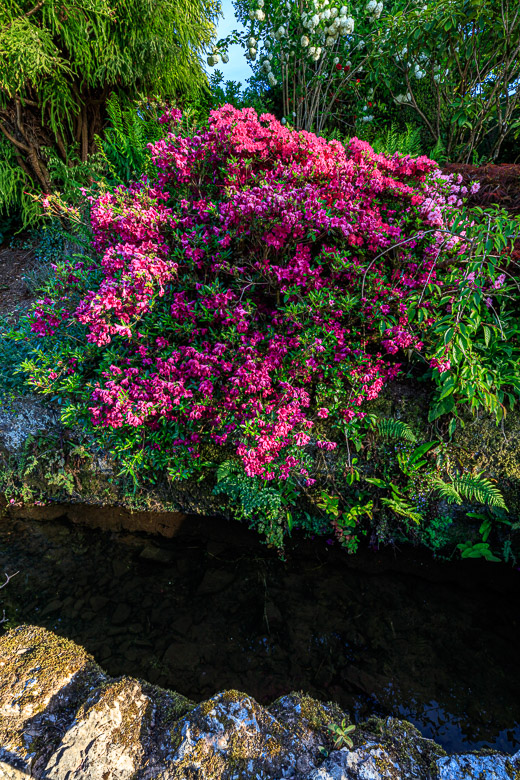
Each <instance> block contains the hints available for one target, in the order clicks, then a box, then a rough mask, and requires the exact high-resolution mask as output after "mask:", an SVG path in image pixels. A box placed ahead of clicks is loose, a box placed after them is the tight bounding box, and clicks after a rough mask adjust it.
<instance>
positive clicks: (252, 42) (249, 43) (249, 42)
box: [247, 37, 256, 48]
mask: <svg viewBox="0 0 520 780" xmlns="http://www.w3.org/2000/svg"><path fill="white" fill-rule="evenodd" d="M255 43H256V38H252V37H251V38H250V39H249V40H248V42H247V45H248V46H249V48H251V46H254V45H255Z"/></svg>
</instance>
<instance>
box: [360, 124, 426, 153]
mask: <svg viewBox="0 0 520 780" xmlns="http://www.w3.org/2000/svg"><path fill="white" fill-rule="evenodd" d="M370 143H371V146H372V148H373V149H374V151H375V152H377V153H378V154H395V153H396V152H399V153H400V154H408V155H410V157H419V156H420V155H421V154H423V145H422V137H421V130H420V128H419V127H417V126H416V127H414V126H413V125H407V126H406V130H404V131H403V132H400V131H399V129H398V127H396V125H392V126H391V127H389V128H388V129H387V130H386V131H385V132H383V133H382V134H381V135H378V136H376V137H375V138H374V139H373V140H372V141H370ZM434 159H435V158H434Z"/></svg>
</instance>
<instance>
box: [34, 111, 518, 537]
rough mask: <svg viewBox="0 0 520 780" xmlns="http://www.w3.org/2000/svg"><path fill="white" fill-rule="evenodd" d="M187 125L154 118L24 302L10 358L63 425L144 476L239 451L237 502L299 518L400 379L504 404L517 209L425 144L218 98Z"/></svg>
mask: <svg viewBox="0 0 520 780" xmlns="http://www.w3.org/2000/svg"><path fill="white" fill-rule="evenodd" d="M179 120H180V112H178V111H176V110H173V111H171V112H170V113H169V114H168V115H167V116H165V117H163V121H168V122H170V123H171V131H170V132H169V133H168V135H167V137H165V138H164V139H162V140H160V141H158V142H157V143H155V144H153V145H152V146H151V154H152V159H153V161H154V164H155V166H156V169H157V176H156V179H155V180H154V181H153V182H150V181H148V180H147V179H146V178H144V179H143V180H142V181H140V182H138V183H132V184H130V185H128V186H118V187H116V188H115V189H114V190H113V191H112V192H105V193H103V194H102V195H100V196H99V197H97V198H94V197H92V196H91V197H90V208H91V215H90V219H91V230H92V236H93V240H92V252H90V253H87V254H85V255H76V256H74V257H72V258H69V259H67V260H66V261H62V262H60V263H58V264H57V265H56V276H55V281H54V283H53V285H52V286H49V287H48V289H47V290H46V292H45V294H44V295H43V296H42V298H41V299H40V300H38V302H37V303H36V305H35V307H34V309H33V312H32V314H31V317H30V321H31V327H32V331H33V333H34V334H36V336H37V339H36V344H35V346H34V350H33V353H32V355H31V356H30V357H29V358H28V359H27V360H25V361H24V363H23V365H22V368H23V371H24V372H25V375H26V377H27V380H28V382H29V384H30V385H31V386H32V387H33V388H35V389H36V390H38V391H39V392H42V393H45V394H49V395H52V396H54V397H59V398H61V401H62V418H63V420H64V422H65V423H67V424H69V425H72V424H80V425H82V426H83V427H84V428H85V429H86V430H88V431H89V432H90V433H91V434H94V435H95V436H97V438H98V440H99V441H100V442H101V443H102V444H103V445H105V446H108V447H109V448H110V450H111V451H112V452H113V453H114V454H115V455H116V456H117V457H118V458H119V460H120V462H121V464H122V470H123V472H125V473H127V474H131V475H132V476H133V477H134V478H135V479H136V480H138V479H140V478H141V477H142V476H145V477H148V478H149V479H152V480H155V479H157V478H158V475H159V474H167V475H168V476H169V478H170V479H175V480H178V479H183V478H188V477H191V476H193V475H195V474H196V473H197V472H204V473H214V474H215V475H216V470H217V466H216V464H218V463H223V462H227V461H230V460H231V461H232V464H233V466H232V467H230V466H227V467H226V468H225V469H224V470H225V472H226V473H225V478H226V479H228V476H229V474H230V473H232V472H233V469H235V470H236V468H237V466H238V467H240V471H241V473H242V474H244V475H245V477H247V480H246V481H244V480H242V481H241V483H240V486H237V487H236V490H235V491H234V495H233V498H234V500H241V498H240V497H241V496H242V495H246V494H247V506H248V507H250V508H251V507H253V508H254V507H255V506H261V505H265V506H268V510H269V512H270V513H271V514H272V513H273V512H278V511H279V512H280V516H279V518H278V522H279V523H281V524H282V526H285V527H290V525H291V522H292V518H291V517H290V513H289V512H288V511H287V507H288V506H289V505H290V504H291V503H292V504H293V503H294V497H295V495H297V494H298V493H301V492H305V491H308V490H309V489H311V486H312V485H313V483H314V481H315V479H316V474H315V471H316V463H317V461H318V460H321V461H323V462H329V463H330V462H331V459H332V458H334V457H335V455H336V453H335V452H334V451H335V450H337V448H338V445H342V447H343V448H344V447H345V443H346V445H347V452H349V451H350V450H349V449H348V447H349V442H350V444H353V445H354V446H355V445H358V446H359V442H360V440H361V438H362V436H363V435H364V432H365V431H366V430H367V429H368V428H369V427H371V426H372V425H373V419H372V418H371V416H370V415H367V406H366V405H367V402H368V401H370V400H371V399H375V398H377V396H378V395H379V393H380V392H381V390H382V389H383V387H384V385H385V384H386V383H388V382H392V381H393V380H395V379H396V378H397V377H399V376H400V375H404V374H406V373H410V372H412V373H414V374H415V375H416V376H417V377H422V378H423V379H426V380H428V381H430V382H431V386H432V389H435V388H437V389H436V391H435V393H434V402H433V406H432V410H431V414H430V417H431V419H436V418H438V417H440V416H442V415H445V414H451V415H456V414H457V408H458V405H459V404H461V403H466V404H469V405H470V406H471V408H472V409H477V408H479V407H480V406H483V407H484V408H486V409H488V410H489V411H493V412H494V413H495V414H496V415H497V417H498V418H500V416H501V415H502V414H503V411H504V408H505V407H504V404H505V402H506V401H508V400H509V401H511V402H514V398H515V395H516V394H517V392H518V387H519V385H518V377H517V374H516V370H515V365H516V361H517V359H518V337H517V330H518V327H517V325H516V323H517V317H516V316H514V315H515V313H514V310H513V308H512V303H511V301H510V299H509V291H510V289H511V284H512V283H511V282H510V280H509V277H508V275H507V273H508V272H507V271H506V270H505V266H506V265H507V262H508V261H507V255H506V254H504V251H505V249H506V248H507V241H508V235H510V234H511V233H512V232H513V231H514V227H515V226H514V224H512V223H510V222H509V221H508V220H507V218H506V217H505V216H504V215H501V214H500V213H498V212H497V214H496V219H495V221H494V222H493V221H492V220H491V219H490V218H488V215H485V214H484V215H483V218H482V219H481V220H480V221H476V220H470V219H469V218H468V217H467V216H466V214H465V212H464V211H463V210H462V209H461V206H462V199H463V197H464V196H465V195H466V194H467V188H466V187H461V185H460V179H459V178H457V177H453V176H447V175H443V174H442V173H441V171H440V169H439V168H438V167H437V165H436V164H435V163H434V162H433V161H432V160H429V159H428V158H426V157H419V158H417V159H411V158H410V157H404V156H401V155H399V154H394V155H393V156H392V157H386V156H384V155H380V154H376V153H374V151H373V150H372V149H371V147H370V146H369V145H368V144H367V143H365V142H362V141H359V140H358V139H352V140H351V142H350V144H349V145H348V146H347V147H344V146H342V145H341V144H340V143H339V142H337V141H331V142H326V141H325V139H323V138H319V137H317V136H315V135H313V134H311V133H307V132H303V131H302V132H299V133H298V132H296V131H293V130H290V129H288V128H286V127H284V126H282V125H281V124H280V123H279V122H278V121H277V120H276V119H275V118H274V117H273V116H271V115H262V116H260V117H258V116H257V114H256V113H255V112H254V111H253V110H252V109H244V110H242V111H239V110H236V109H234V108H233V107H231V106H229V105H226V106H224V107H222V108H221V109H218V110H216V111H213V112H212V113H211V115H210V120H209V124H208V126H207V127H204V128H200V129H199V131H198V132H195V133H191V134H189V135H187V134H186V133H183V132H182V130H181V129H180V125H179ZM53 202H54V201H53V200H52V199H50V200H49V203H50V204H51V205H52V204H53ZM495 228H496V231H495ZM452 422H455V423H456V417H454V418H453V420H452ZM405 427H406V426H405ZM452 430H453V425H450V431H452ZM348 465H349V466H352V463H351V461H350V455H348ZM274 486H278V488H279V489H280V491H281V494H282V499H283V497H284V496H285V497H286V498H285V499H283V500H282V499H280V500H279V501H278V500H277V499H276V500H275V497H273V496H272V495H271V492H272V488H273V487H274ZM317 487H318V486H316V488H317ZM267 488H269V491H271V492H269V495H267V494H266V496H265V497H264V499H265V500H264V499H260V500H257V499H256V498H254V495H253V494H254V492H255V491H258V490H262V489H267ZM251 511H252V510H251ZM246 514H247V513H246ZM280 518H281V519H280Z"/></svg>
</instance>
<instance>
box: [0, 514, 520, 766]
mask: <svg viewBox="0 0 520 780" xmlns="http://www.w3.org/2000/svg"><path fill="white" fill-rule="evenodd" d="M330 542H331V540H328V541H327V540H326V539H323V538H320V539H314V540H297V541H295V542H293V544H292V546H291V547H290V548H288V549H287V553H286V559H285V560H280V558H279V556H278V555H277V553H276V551H274V550H270V549H268V548H267V547H266V546H265V545H262V544H261V543H260V542H259V539H258V537H257V536H256V534H254V533H253V532H250V531H248V530H247V529H246V528H244V527H243V526H241V525H239V524H237V523H226V522H225V521H222V520H216V519H211V518H207V519H204V518H193V519H191V518H188V519H187V520H186V521H185V523H184V525H183V527H182V529H181V531H180V533H179V534H178V535H177V536H176V537H174V538H173V539H166V538H162V537H150V536H147V535H146V534H139V533H128V532H117V533H116V532H109V531H101V530H95V529H91V528H86V527H80V526H76V525H73V524H72V523H71V522H69V521H68V520H67V519H66V518H63V519H60V520H55V521H52V522H50V521H47V522H38V521H35V520H22V519H7V518H3V519H2V520H0V573H2V572H7V573H9V574H13V573H14V572H16V571H18V574H17V575H16V576H15V577H13V579H12V580H11V581H10V582H9V584H8V586H7V587H6V588H5V589H3V590H2V591H0V602H1V607H2V609H4V608H5V610H6V615H7V617H8V619H9V623H8V625H9V626H13V625H18V624H20V623H32V624H36V625H40V626H44V627H46V628H48V629H51V630H53V631H55V632H56V633H58V634H61V635H63V636H66V637H69V638H70V639H73V640H74V641H76V642H78V643H79V644H81V645H83V646H84V647H85V648H86V649H87V650H88V651H89V652H91V653H92V654H93V655H94V657H95V659H96V660H97V661H98V663H99V664H100V665H101V666H102V667H103V668H104V669H105V670H106V671H107V672H108V673H109V674H111V675H114V676H117V675H120V674H127V675H133V676H136V677H141V678H144V679H146V680H148V681H150V682H153V683H157V684H158V685H160V686H162V687H165V688H171V689H173V690H176V691H178V692H180V693H182V694H184V695H186V696H188V697H190V698H192V699H194V700H201V699H204V698H208V697H210V696H212V695H213V694H214V693H216V692H217V691H220V690H223V689H230V688H234V689H238V690H241V691H244V692H246V693H248V694H250V695H252V696H254V697H255V698H256V699H257V700H258V701H260V702H261V703H270V702H271V701H273V700H274V699H275V698H277V697H278V696H281V695H282V694H285V693H288V692H289V691H291V690H303V691H305V692H307V693H310V694H311V695H312V696H314V697H316V698H318V699H321V700H334V701H336V702H338V703H339V704H340V705H341V706H342V707H343V708H344V709H346V710H348V711H349V712H351V714H352V715H353V716H354V717H355V719H356V720H361V719H363V718H366V717H367V716H368V715H371V714H380V715H387V714H393V715H396V716H399V717H401V718H406V719H408V720H410V721H411V722H412V723H414V724H415V725H416V726H417V727H418V728H419V729H420V731H421V732H422V733H423V734H424V735H425V736H427V737H430V738H433V739H435V740H436V741H437V742H439V743H440V744H442V745H443V746H444V747H445V748H446V750H448V751H454V752H463V751H465V750H468V749H477V748H481V747H493V748H496V749H501V750H504V751H506V752H514V751H515V750H518V749H519V747H520V674H519V671H518V648H519V647H520V621H519V616H518V608H517V606H516V605H518V604H519V603H520V574H519V572H518V571H517V570H514V569H511V568H506V567H505V566H502V565H499V564H494V563H487V562H482V561H475V560H465V561H456V562H455V561H453V562H442V561H433V560H432V559H431V556H428V554H427V553H419V552H417V551H415V550H410V549H408V550H401V551H398V550H390V549H387V550H383V551H379V552H374V551H369V550H366V551H362V552H359V553H358V554H356V555H355V556H348V555H347V554H346V553H345V552H344V551H343V550H342V549H341V548H340V547H339V546H338V545H336V544H332V543H330ZM1 611H2V610H1V609H0V614H1Z"/></svg>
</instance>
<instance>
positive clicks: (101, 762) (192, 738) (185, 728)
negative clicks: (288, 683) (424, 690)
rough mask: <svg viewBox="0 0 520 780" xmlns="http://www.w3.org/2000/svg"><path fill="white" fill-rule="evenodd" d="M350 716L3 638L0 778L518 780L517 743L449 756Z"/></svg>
mask: <svg viewBox="0 0 520 780" xmlns="http://www.w3.org/2000/svg"><path fill="white" fill-rule="evenodd" d="M343 719H345V721H346V722H347V723H348V722H349V718H348V714H346V713H345V712H342V710H341V709H340V708H339V707H338V706H337V705H335V704H331V703H327V704H323V703H320V702H318V701H316V700H314V699H311V697H309V696H306V695H305V694H303V693H292V694H290V695H287V696H283V697H282V698H280V699H278V700H277V701H276V702H274V704H272V705H271V706H270V707H263V706H261V705H260V704H258V702H256V701H255V700H254V699H253V698H251V697H250V696H248V695H247V694H245V693H239V692H237V691H225V692H223V693H218V694H217V695H215V696H213V697H212V698H210V699H208V700H207V701H204V702H201V703H200V704H197V705H195V704H194V703H193V702H190V701H189V700H187V699H186V698H184V697H183V696H179V695H178V694H175V693H173V692H171V691H164V690H162V689H160V688H157V687H156V686H153V685H150V684H148V683H145V682H142V681H140V680H135V679H133V678H131V677H122V678H119V679H117V680H114V679H111V678H109V677H108V676H107V675H106V674H105V673H104V672H103V671H102V670H101V669H100V668H99V667H98V666H97V664H96V663H95V662H94V660H93V659H92V657H91V656H89V655H88V654H87V653H86V652H85V651H84V650H83V649H82V648H81V647H79V646H78V645H75V644H74V643H73V642H70V641H69V640H67V639H63V638H62V637H58V636H56V635H54V634H52V633H51V632H49V631H46V630H44V629H41V628H37V627H34V626H21V627H19V628H16V629H14V630H12V631H10V632H9V633H7V634H6V635H5V636H3V637H2V638H1V639H0V779H1V780H19V778H23V777H27V776H31V777H35V778H41V780H100V779H101V778H102V779H103V780H152V778H153V780H283V778H291V779H292V780H518V777H519V776H520V753H518V754H517V755H516V756H506V755H504V754H500V753H493V752H492V751H484V752H482V751H481V752H480V753H468V754H466V755H462V756H461V755H458V756H446V755H445V752H444V750H443V749H442V748H441V747H440V746H439V745H437V744H436V743H435V742H433V741H431V740H428V739H425V738H424V737H422V736H421V734H420V733H419V732H418V731H417V729H416V728H415V727H414V726H412V725H411V724H410V723H407V722H406V721H400V720H397V719H395V718H387V719H386V720H381V719H378V718H371V719H370V720H368V721H366V722H365V723H363V724H360V725H358V726H357V728H356V730H355V732H354V734H353V735H352V738H353V744H352V746H351V747H350V746H345V747H342V748H341V749H334V748H333V746H332V744H331V732H330V729H329V728H328V727H329V725H331V724H332V723H339V722H341V721H342V720H343Z"/></svg>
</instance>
